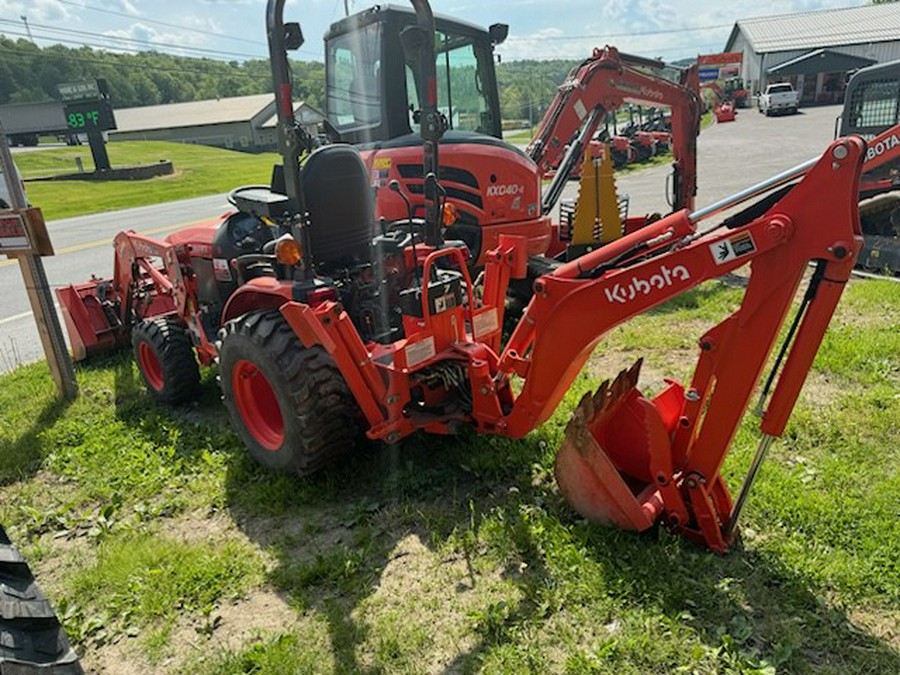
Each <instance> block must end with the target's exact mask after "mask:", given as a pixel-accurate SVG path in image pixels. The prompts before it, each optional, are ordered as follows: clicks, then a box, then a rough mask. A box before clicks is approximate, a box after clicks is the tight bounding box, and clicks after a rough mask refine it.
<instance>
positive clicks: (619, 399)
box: [555, 361, 684, 532]
mask: <svg viewBox="0 0 900 675" xmlns="http://www.w3.org/2000/svg"><path fill="white" fill-rule="evenodd" d="M640 367H641V362H640V361H638V362H637V363H636V364H635V365H634V366H633V367H632V368H630V369H629V370H623V371H622V372H621V373H619V375H618V376H617V377H616V378H615V380H614V381H613V382H612V383H610V382H609V381H606V382H604V383H603V384H601V385H600V387H599V389H597V392H596V393H594V394H590V393H588V394H585V396H584V397H583V398H582V399H581V402H580V403H579V404H578V407H577V408H576V409H575V412H574V414H573V417H572V420H571V421H570V422H569V425H568V427H566V435H565V439H564V440H563V444H562V447H561V448H560V450H559V453H558V454H557V456H556V467H555V468H556V480H557V483H558V484H559V487H560V490H561V491H562V494H563V496H564V497H565V499H566V501H568V502H569V504H570V505H571V506H572V508H574V509H575V510H576V511H578V513H580V514H581V515H582V516H584V517H585V518H587V519H588V520H592V521H594V522H599V523H603V524H614V525H617V526H619V527H621V528H623V529H626V530H634V531H638V532H641V531H643V530H646V529H648V528H650V527H651V526H652V525H653V523H654V522H655V521H656V519H657V518H658V517H659V515H660V514H661V512H662V509H663V500H662V495H661V494H660V492H659V486H658V485H657V483H658V482H659V481H660V480H665V479H664V478H661V479H658V478H657V476H666V475H671V466H672V456H671V444H670V440H669V438H670V433H671V430H672V428H673V427H674V424H675V422H676V421H677V417H678V412H679V411H678V410H677V408H676V407H677V405H679V403H678V402H679V400H683V393H684V392H683V389H682V387H681V385H679V384H677V383H674V382H670V383H669V387H668V388H667V389H666V390H665V391H664V392H663V393H662V394H660V395H659V396H658V397H657V398H656V399H654V400H653V401H650V400H648V399H647V398H645V397H644V396H643V395H642V394H641V392H640V391H639V390H638V389H637V381H638V376H639V374H640Z"/></svg>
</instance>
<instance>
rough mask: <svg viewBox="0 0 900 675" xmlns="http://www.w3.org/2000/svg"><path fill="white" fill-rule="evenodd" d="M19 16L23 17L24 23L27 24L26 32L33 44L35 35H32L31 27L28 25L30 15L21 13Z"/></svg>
mask: <svg viewBox="0 0 900 675" xmlns="http://www.w3.org/2000/svg"><path fill="white" fill-rule="evenodd" d="M19 18H20V19H22V23H24V24H25V32H26V33H28V39H29V41H30V42H31V44H34V37H33V36H32V35H31V27H30V26H29V25H28V17H27V16H25V15H24V14H20V15H19Z"/></svg>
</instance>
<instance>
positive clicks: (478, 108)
mask: <svg viewBox="0 0 900 675" xmlns="http://www.w3.org/2000/svg"><path fill="white" fill-rule="evenodd" d="M416 22H417V17H416V14H415V13H413V12H411V11H410V10H409V9H404V8H401V7H397V6H393V5H378V6H376V7H373V8H372V9H368V10H365V11H363V12H360V13H358V14H354V15H352V16H350V17H347V18H345V19H341V20H340V21H338V22H336V23H334V24H333V25H332V26H331V27H330V29H329V31H328V32H327V34H326V35H325V54H326V56H325V69H326V104H325V109H326V115H327V117H328V119H329V120H330V123H331V126H332V138H333V139H339V140H342V141H347V142H351V143H354V144H355V145H357V146H358V147H359V148H360V150H361V154H362V158H363V162H364V163H365V165H366V167H367V168H368V169H369V171H370V174H371V175H372V178H373V182H374V183H375V185H377V186H379V187H385V186H387V185H389V184H390V182H391V181H394V180H396V181H397V183H398V185H399V186H400V190H399V191H398V192H399V194H397V193H392V192H390V191H388V190H384V191H382V192H381V193H380V194H379V195H378V197H377V199H376V206H375V209H376V215H377V217H379V218H384V219H386V220H387V221H389V222H392V221H397V220H402V219H405V218H406V217H407V205H406V201H409V202H410V203H411V204H412V206H413V209H414V210H415V213H416V214H417V215H421V209H424V207H425V204H426V203H427V200H426V199H425V195H424V179H423V174H422V168H421V167H422V144H421V140H420V137H419V134H418V128H419V122H418V121H417V119H418V118H417V114H416V111H418V110H419V109H420V108H421V105H420V97H419V94H418V91H419V90H420V89H421V80H422V77H423V75H422V73H421V69H420V68H419V67H418V66H416V65H415V64H412V63H411V62H410V60H409V58H408V56H407V52H406V51H404V50H403V49H402V48H401V40H400V39H398V37H400V36H402V35H403V32H404V30H405V29H407V28H409V27H410V26H414V25H415V24H416ZM507 33H508V27H507V26H506V25H504V24H494V25H492V26H491V27H490V28H489V29H487V30H484V29H482V28H479V27H477V26H474V25H471V24H468V23H464V22H460V21H455V20H453V19H451V18H449V17H443V16H438V17H436V18H435V36H434V41H435V57H436V67H435V71H436V87H437V99H438V110H439V113H440V115H441V116H442V118H443V124H444V126H445V127H446V132H445V133H444V135H443V136H442V137H441V141H440V144H441V167H440V169H441V176H442V181H441V182H442V188H443V190H444V196H445V198H446V201H447V203H449V204H452V205H453V206H454V207H455V211H456V218H455V221H454V222H453V223H451V224H450V225H449V226H448V227H447V232H446V234H447V236H448V237H450V238H454V239H460V240H462V241H464V242H465V243H466V245H467V246H468V248H469V250H470V251H471V252H472V254H473V258H474V259H475V262H476V264H477V265H478V266H480V265H483V264H484V261H485V258H484V256H485V254H486V253H487V251H490V250H492V249H493V248H494V247H495V246H496V244H497V242H498V238H499V236H500V235H501V234H515V235H517V236H522V237H525V238H526V239H528V241H529V253H530V254H532V255H534V254H543V253H546V252H547V251H548V250H550V251H553V252H554V254H555V253H558V252H559V250H560V249H562V248H565V243H563V244H560V243H559V242H557V241H555V238H556V237H557V235H558V229H557V228H556V227H555V226H554V225H553V224H552V223H551V220H550V218H549V214H551V213H552V212H553V209H554V206H555V205H556V204H557V202H558V200H559V198H560V196H561V193H562V190H563V188H564V187H565V185H566V180H567V178H568V177H570V176H572V175H574V174H575V173H576V172H577V171H578V170H579V169H580V166H581V160H582V157H583V154H584V150H585V148H586V147H587V145H588V143H587V141H588V140H589V139H591V138H593V136H594V134H595V133H596V131H597V129H598V126H599V124H600V122H601V121H602V120H603V119H604V117H605V115H606V113H607V112H609V111H614V110H616V109H618V108H620V107H621V106H622V105H623V104H624V103H625V102H634V103H644V104H648V105H655V106H660V105H665V106H671V107H672V109H673V130H672V134H673V136H674V137H675V147H674V163H675V170H674V174H675V176H674V180H673V181H672V182H671V185H672V194H671V197H670V199H669V202H670V203H671V204H672V205H673V208H675V209H676V210H677V209H680V208H692V206H693V198H694V195H695V194H696V136H697V134H698V133H699V116H700V103H699V89H698V87H699V85H698V81H697V70H696V67H694V68H691V69H688V70H686V71H683V72H678V74H677V75H678V77H679V78H680V81H678V82H676V81H672V80H670V79H667V78H666V77H664V76H663V70H664V68H665V64H663V63H662V62H660V61H656V60H651V59H644V58H641V57H637V56H630V55H626V54H621V53H619V52H618V50H616V49H615V48H614V47H606V48H604V49H597V50H595V51H594V53H593V54H592V55H591V56H590V57H589V58H587V59H585V60H584V61H583V62H582V63H580V64H579V65H577V66H576V67H575V68H573V69H572V70H571V72H570V73H569V74H568V76H567V78H566V80H565V82H564V83H563V84H562V85H561V86H560V88H559V90H558V91H557V94H556V96H555V98H554V100H553V101H552V102H551V103H550V106H549V107H548V110H547V112H546V114H545V115H544V118H543V120H542V122H541V125H540V127H539V129H538V131H537V132H536V134H535V137H534V139H533V141H532V142H531V144H530V145H529V147H528V149H527V150H526V152H525V154H523V153H522V152H521V151H520V150H519V149H518V148H516V147H514V146H512V145H510V144H508V143H506V142H504V141H503V140H502V133H501V125H500V103H499V95H498V91H497V84H496V75H495V71H494V55H493V49H494V47H495V46H496V45H498V44H500V43H501V42H502V41H503V40H504V39H505V38H506V35H507ZM672 72H673V73H674V72H675V71H672ZM648 136H649V135H648ZM598 148H599V144H598V145H597V146H596V147H595V148H594V150H593V154H594V155H595V156H598V155H599V149H598ZM567 150H568V152H567ZM554 169H555V171H551V170H554ZM551 172H552V173H553V175H554V180H553V182H552V183H551V185H550V186H549V187H548V188H547V189H546V190H544V191H543V196H542V194H541V192H542V190H541V178H542V177H543V176H544V175H549V174H550V173H551ZM644 221H645V217H636V218H633V219H632V221H631V223H630V224H629V227H630V228H632V229H633V228H635V227H637V226H638V225H640V224H642V223H643V222H644ZM626 229H627V228H626ZM551 237H552V238H553V240H551Z"/></svg>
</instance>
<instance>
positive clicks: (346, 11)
mask: <svg viewBox="0 0 900 675" xmlns="http://www.w3.org/2000/svg"><path fill="white" fill-rule="evenodd" d="M344 16H350V0H344Z"/></svg>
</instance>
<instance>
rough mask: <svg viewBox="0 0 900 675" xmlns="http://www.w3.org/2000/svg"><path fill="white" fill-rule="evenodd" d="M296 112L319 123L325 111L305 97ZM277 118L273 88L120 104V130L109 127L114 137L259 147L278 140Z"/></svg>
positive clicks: (301, 119)
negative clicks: (204, 98) (136, 104)
mask: <svg viewBox="0 0 900 675" xmlns="http://www.w3.org/2000/svg"><path fill="white" fill-rule="evenodd" d="M295 115H296V116H297V121H298V122H299V123H300V124H302V125H304V126H314V125H315V124H317V123H318V122H319V121H321V120H322V119H323V117H324V116H323V115H322V113H320V112H319V111H318V110H316V109H315V108H313V107H311V106H308V105H306V104H305V103H299V104H297V105H296V106H295ZM275 119H276V114H275V97H274V96H273V95H272V94H257V95H253V96H235V97H233V98H222V99H214V100H209V101H190V102H187V103H170V104H167V105H153V106H144V107H141V108H119V109H117V110H116V122H117V124H118V130H116V131H111V132H110V133H109V140H110V141H111V142H113V141H173V142H176V143H196V144H198V145H211V146H215V147H219V148H228V149H229V150H244V151H247V152H260V151H264V150H274V149H275V147H276V145H277V136H276V129H275Z"/></svg>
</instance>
